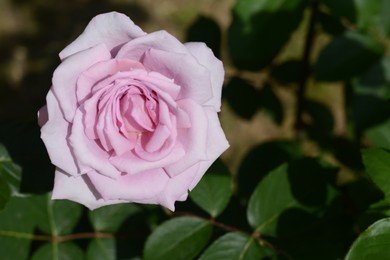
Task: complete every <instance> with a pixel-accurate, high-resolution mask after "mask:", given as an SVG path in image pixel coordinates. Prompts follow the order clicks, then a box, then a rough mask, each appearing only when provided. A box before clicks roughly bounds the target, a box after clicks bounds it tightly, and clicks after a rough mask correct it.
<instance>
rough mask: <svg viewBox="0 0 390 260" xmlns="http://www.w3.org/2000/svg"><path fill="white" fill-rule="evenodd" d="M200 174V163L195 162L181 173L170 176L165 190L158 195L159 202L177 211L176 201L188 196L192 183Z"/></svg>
mask: <svg viewBox="0 0 390 260" xmlns="http://www.w3.org/2000/svg"><path fill="white" fill-rule="evenodd" d="M203 173H204V172H203ZM199 175H200V174H199V164H195V165H193V166H192V167H190V168H188V169H187V170H185V171H184V172H182V173H181V174H179V175H177V176H175V177H173V178H170V179H169V181H168V183H167V185H166V186H165V188H164V191H163V192H162V193H161V194H159V195H158V196H157V197H156V199H157V203H158V204H161V205H162V206H164V207H166V208H168V209H170V210H171V211H175V201H178V200H180V201H182V200H183V199H184V198H187V195H188V191H189V190H190V189H189V187H190V185H191V183H192V182H193V181H194V179H195V178H197V177H198V176H199ZM202 176H203V174H202Z"/></svg>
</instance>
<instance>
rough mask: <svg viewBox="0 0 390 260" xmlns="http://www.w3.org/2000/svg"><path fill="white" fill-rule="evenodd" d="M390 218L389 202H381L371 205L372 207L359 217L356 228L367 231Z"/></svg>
mask: <svg viewBox="0 0 390 260" xmlns="http://www.w3.org/2000/svg"><path fill="white" fill-rule="evenodd" d="M389 217H390V203H389V202H388V201H387V200H381V201H379V202H377V203H374V204H372V205H370V207H369V208H368V209H367V210H366V211H365V212H364V213H363V214H361V215H360V216H359V217H358V219H357V221H356V224H355V226H356V227H357V228H358V230H365V229H367V228H368V227H369V226H370V225H372V224H373V223H374V222H376V221H378V220H380V219H383V218H389Z"/></svg>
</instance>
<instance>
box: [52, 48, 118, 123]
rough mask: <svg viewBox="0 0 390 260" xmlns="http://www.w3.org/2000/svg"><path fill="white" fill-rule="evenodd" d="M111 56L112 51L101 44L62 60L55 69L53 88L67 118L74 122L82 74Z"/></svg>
mask: <svg viewBox="0 0 390 260" xmlns="http://www.w3.org/2000/svg"><path fill="white" fill-rule="evenodd" d="M110 58H111V55H110V52H109V51H108V50H107V48H106V47H105V46H104V45H103V44H100V45H97V46H94V47H92V48H90V49H87V50H84V51H82V52H79V53H77V54H75V55H73V56H71V57H69V58H68V59H66V60H64V61H62V63H61V64H60V65H59V66H58V68H57V69H56V70H55V71H54V74H53V87H52V90H53V92H54V95H55V96H56V97H57V99H58V102H59V103H60V107H61V110H62V112H63V113H64V117H65V119H66V120H68V121H69V122H72V120H73V117H74V113H75V111H76V109H77V98H76V85H77V79H78V77H79V76H80V74H81V73H82V72H83V71H85V70H87V69H88V68H89V67H91V66H92V65H94V64H96V63H98V62H100V61H105V60H108V59H110Z"/></svg>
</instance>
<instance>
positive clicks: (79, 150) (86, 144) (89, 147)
mask: <svg viewBox="0 0 390 260" xmlns="http://www.w3.org/2000/svg"><path fill="white" fill-rule="evenodd" d="M82 116H83V114H82V112H81V111H80V110H77V111H76V114H75V117H74V121H73V127H72V133H71V135H70V137H69V142H70V145H71V146H72V148H73V151H74V154H75V156H76V158H77V160H78V162H79V164H80V165H83V166H86V167H90V168H92V169H95V170H96V171H97V172H99V173H101V174H104V175H106V176H109V177H111V178H117V177H118V176H119V175H120V174H121V173H120V172H119V171H118V170H117V169H116V168H115V167H114V166H112V165H111V163H110V162H109V160H108V158H109V156H110V155H109V154H108V153H107V152H106V151H104V150H103V149H102V148H101V147H100V146H99V145H98V144H97V143H96V141H94V140H90V139H89V138H88V137H87V136H86V135H85V132H84V125H83V121H82Z"/></svg>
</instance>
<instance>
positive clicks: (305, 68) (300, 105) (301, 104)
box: [295, 0, 318, 137]
mask: <svg viewBox="0 0 390 260" xmlns="http://www.w3.org/2000/svg"><path fill="white" fill-rule="evenodd" d="M310 10H311V12H310V18H309V28H308V30H307V33H306V39H305V46H304V50H303V57H302V63H301V74H300V79H299V88H298V91H297V113H296V120H295V129H296V133H297V136H298V137H300V136H301V131H302V128H303V121H302V114H303V111H304V110H305V92H306V84H307V80H308V78H309V76H310V54H311V51H312V49H313V43H314V35H315V23H316V17H317V12H318V0H312V1H311V8H310Z"/></svg>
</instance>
